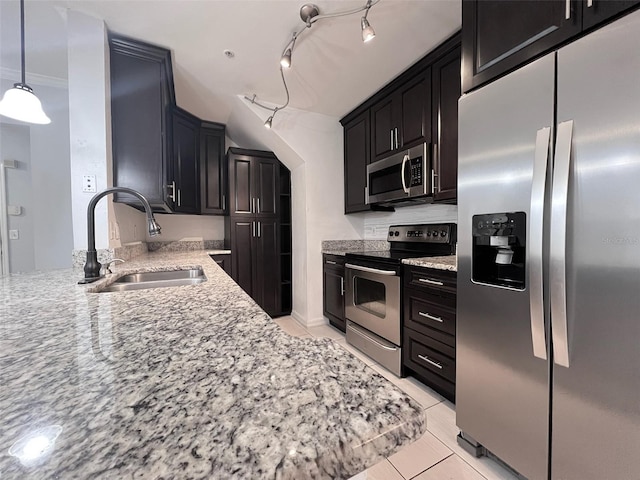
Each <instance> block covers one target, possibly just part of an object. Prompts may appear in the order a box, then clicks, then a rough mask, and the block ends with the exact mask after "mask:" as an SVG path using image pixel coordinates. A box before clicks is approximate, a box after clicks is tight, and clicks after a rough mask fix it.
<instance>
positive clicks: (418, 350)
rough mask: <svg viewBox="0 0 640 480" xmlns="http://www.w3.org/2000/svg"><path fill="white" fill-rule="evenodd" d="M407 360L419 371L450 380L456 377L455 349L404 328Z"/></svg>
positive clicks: (411, 366) (410, 365)
mask: <svg viewBox="0 0 640 480" xmlns="http://www.w3.org/2000/svg"><path fill="white" fill-rule="evenodd" d="M404 334H405V345H404V350H405V352H406V353H405V362H406V363H407V366H408V367H409V368H411V369H413V370H416V371H417V372H418V373H424V372H425V371H428V372H431V373H433V374H436V375H438V376H440V377H442V378H444V379H446V380H448V381H450V382H455V379H456V361H455V349H454V348H452V347H450V346H449V345H445V344H443V343H441V342H438V341H437V340H434V339H432V338H429V337H427V336H426V335H421V334H419V333H417V332H414V331H412V330H409V329H406V328H405V330H404Z"/></svg>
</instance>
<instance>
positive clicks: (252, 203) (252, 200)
mask: <svg viewBox="0 0 640 480" xmlns="http://www.w3.org/2000/svg"><path fill="white" fill-rule="evenodd" d="M255 203H256V199H255V198H253V197H251V209H250V210H251V213H255V212H254V210H255V207H254V205H255Z"/></svg>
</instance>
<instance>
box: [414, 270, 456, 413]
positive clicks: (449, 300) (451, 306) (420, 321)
mask: <svg viewBox="0 0 640 480" xmlns="http://www.w3.org/2000/svg"><path fill="white" fill-rule="evenodd" d="M403 268H404V274H403V293H402V303H403V320H404V326H403V332H404V337H403V344H402V352H403V353H402V355H403V364H404V366H405V367H406V368H408V369H409V370H410V371H411V372H412V373H413V374H415V376H416V377H417V378H418V379H419V380H421V381H423V382H424V383H425V384H427V385H429V386H430V387H431V388H433V389H434V390H436V391H437V392H439V393H441V394H442V395H444V396H445V397H446V398H448V399H449V400H451V401H455V364H456V354H455V350H456V272H450V271H446V270H436V269H431V268H421V267H410V266H406V265H405V266H404V267H403Z"/></svg>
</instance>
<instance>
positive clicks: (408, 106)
mask: <svg viewBox="0 0 640 480" xmlns="http://www.w3.org/2000/svg"><path fill="white" fill-rule="evenodd" d="M459 98H460V35H459V34H456V35H454V36H452V37H451V38H449V39H448V40H446V41H445V42H443V43H442V44H441V45H439V46H438V47H437V48H435V49H434V50H433V51H432V52H430V53H429V54H427V55H426V56H425V57H424V58H422V59H421V60H419V61H418V62H417V63H416V64H415V65H413V66H412V67H410V68H409V69H408V70H407V71H405V72H404V73H402V74H401V75H400V76H399V77H398V78H396V79H395V80H393V81H392V82H391V83H389V84H388V85H387V86H385V87H384V88H382V89H381V90H380V91H379V92H377V93H375V94H374V95H373V96H372V97H371V98H369V99H368V100H367V101H365V102H364V103H363V104H362V105H360V106H358V107H356V109H355V110H353V111H352V112H351V113H349V114H347V115H346V116H345V117H344V118H343V119H342V120H340V122H341V123H342V126H343V130H344V211H345V213H354V212H362V211H368V210H372V208H373V207H372V206H371V205H368V204H367V203H366V187H367V165H369V164H370V163H373V162H375V161H378V160H381V159H383V158H385V157H386V156H388V155H390V154H393V153H396V152H397V151H400V150H404V149H407V148H411V147H413V146H415V145H419V144H421V143H423V142H424V143H427V144H429V146H428V147H429V148H428V150H429V156H430V157H431V158H430V166H429V171H428V172H424V174H425V175H431V176H432V177H433V180H434V182H431V183H432V184H433V185H434V188H433V191H432V192H431V195H432V196H431V197H430V200H432V201H434V202H455V201H456V192H457V181H458V99H459Z"/></svg>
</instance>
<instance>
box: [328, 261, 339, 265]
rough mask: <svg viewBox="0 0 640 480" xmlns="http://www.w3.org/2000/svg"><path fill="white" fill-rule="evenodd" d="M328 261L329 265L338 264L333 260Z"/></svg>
mask: <svg viewBox="0 0 640 480" xmlns="http://www.w3.org/2000/svg"><path fill="white" fill-rule="evenodd" d="M326 263H328V264H329V265H337V263H336V262H334V261H333V260H327V261H326Z"/></svg>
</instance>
